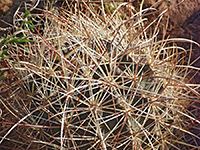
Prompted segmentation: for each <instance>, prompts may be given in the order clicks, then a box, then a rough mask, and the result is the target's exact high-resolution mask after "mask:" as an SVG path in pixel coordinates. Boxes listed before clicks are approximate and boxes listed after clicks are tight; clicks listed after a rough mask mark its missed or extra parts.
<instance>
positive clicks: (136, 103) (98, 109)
mask: <svg viewBox="0 0 200 150" xmlns="http://www.w3.org/2000/svg"><path fill="white" fill-rule="evenodd" d="M108 6H109V7H108ZM70 8H71V9H70ZM126 11H127V12H129V13H126ZM146 12H147V10H140V11H139V12H137V11H135V9H134V7H133V6H131V7H130V4H128V3H118V4H117V3H109V4H106V3H105V4H102V5H98V4H97V3H88V4H87V3H84V1H82V2H79V3H78V2H75V3H74V4H72V3H71V5H70V4H68V6H67V7H66V9H64V7H63V8H53V9H52V10H51V12H49V11H45V10H43V14H42V15H38V14H32V16H31V17H27V16H26V17H25V19H27V18H28V19H34V21H35V22H38V23H37V26H36V25H31V23H32V22H30V20H29V23H30V24H29V25H25V26H26V28H24V30H21V31H20V32H17V31H16V36H19V35H20V34H23V35H24V36H26V37H27V38H30V40H31V41H34V42H26V43H24V44H23V46H20V45H18V44H13V43H12V45H11V44H9V43H7V44H6V45H4V46H3V47H2V48H5V47H8V48H9V50H8V51H7V55H9V58H8V59H6V62H7V65H8V66H9V67H8V68H9V69H10V70H12V73H13V76H14V78H15V83H12V85H11V87H6V88H7V92H8V93H9V94H10V96H7V97H3V96H1V105H2V106H3V110H4V111H3V112H2V115H1V118H3V122H4V121H5V124H6V123H8V122H9V123H10V122H11V123H10V124H11V125H10V124H9V126H8V127H7V128H6V127H4V128H5V130H4V131H2V132H1V134H0V135H1V141H0V143H3V142H4V141H10V142H14V143H16V145H18V146H19V145H20V146H19V147H21V148H22V147H23V148H24V149H29V148H35V149H43V148H44V149H83V150H84V149H104V150H105V149H135V150H138V149H178V148H180V147H181V146H186V147H194V148H195V145H189V144H187V143H185V142H184V134H190V135H192V136H193V137H195V138H197V139H199V137H198V136H195V135H194V134H193V133H191V132H190V131H189V130H188V128H189V124H188V122H189V121H185V120H188V119H189V120H191V121H194V122H195V121H196V122H197V123H200V122H199V121H198V120H197V119H196V118H195V117H194V116H192V115H191V114H190V113H189V112H188V110H187V107H188V106H187V105H189V104H191V102H192V101H193V100H195V99H197V97H198V96H199V94H198V93H197V92H196V91H195V89H193V88H191V87H189V86H188V85H187V83H186V77H187V74H188V70H187V66H184V64H181V61H183V60H184V57H180V56H182V54H184V53H185V51H184V50H182V49H183V48H181V47H178V46H175V45H173V43H174V42H176V40H177V41H180V39H166V40H162V41H157V38H156V37H157V32H158V29H157V28H155V29H154V31H152V33H149V32H148V31H147V29H150V26H147V25H146V20H147V19H146V18H144V17H143V16H144V14H145V13H146ZM130 14H131V15H130ZM18 15H19V16H20V17H21V18H23V13H21V14H20V13H19V12H18ZM34 17H35V18H34ZM37 20H39V21H37ZM21 21H22V22H24V21H23V20H20V19H19V23H20V22H21ZM26 22H27V20H26ZM17 23H18V22H16V24H17ZM158 23H159V20H158ZM41 28H43V29H41ZM41 30H43V31H42V32H41ZM10 89H12V91H10ZM10 116H12V117H10ZM12 132H15V134H19V135H20V138H21V139H20V140H19V141H18V140H17V139H12V136H11V133H12ZM179 144H180V145H181V146H180V145H179ZM16 147H17V146H16ZM19 147H17V148H18V149H19Z"/></svg>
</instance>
